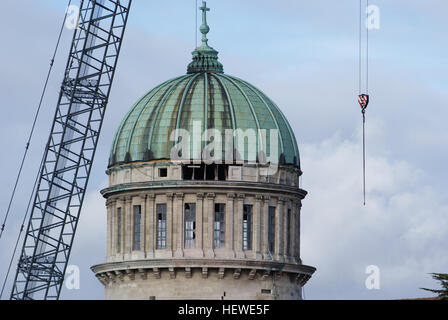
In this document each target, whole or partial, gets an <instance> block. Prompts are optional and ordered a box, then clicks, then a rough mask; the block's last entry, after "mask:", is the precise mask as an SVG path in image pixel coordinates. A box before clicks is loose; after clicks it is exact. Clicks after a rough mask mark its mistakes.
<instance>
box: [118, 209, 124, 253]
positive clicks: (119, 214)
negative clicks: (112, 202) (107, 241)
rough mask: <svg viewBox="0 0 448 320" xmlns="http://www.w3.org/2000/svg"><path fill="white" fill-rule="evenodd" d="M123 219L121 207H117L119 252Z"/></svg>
mask: <svg viewBox="0 0 448 320" xmlns="http://www.w3.org/2000/svg"><path fill="white" fill-rule="evenodd" d="M122 224H123V223H122V220H121V208H117V253H120V252H121V230H122Z"/></svg>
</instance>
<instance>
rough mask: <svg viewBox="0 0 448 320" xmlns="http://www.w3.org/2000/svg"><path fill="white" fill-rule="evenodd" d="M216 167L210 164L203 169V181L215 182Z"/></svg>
mask: <svg viewBox="0 0 448 320" xmlns="http://www.w3.org/2000/svg"><path fill="white" fill-rule="evenodd" d="M215 173H216V165H214V164H212V165H209V166H206V167H205V180H215Z"/></svg>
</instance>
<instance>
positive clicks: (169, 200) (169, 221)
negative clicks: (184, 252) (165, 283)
mask: <svg viewBox="0 0 448 320" xmlns="http://www.w3.org/2000/svg"><path fill="white" fill-rule="evenodd" d="M173 198H174V194H172V193H167V195H166V249H167V250H169V251H170V253H169V255H170V256H173V250H174V241H175V237H174V232H173V231H174V221H173V220H174V219H173V215H174V213H173Z"/></svg>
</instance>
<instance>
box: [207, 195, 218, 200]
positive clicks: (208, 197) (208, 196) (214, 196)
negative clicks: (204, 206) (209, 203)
mask: <svg viewBox="0 0 448 320" xmlns="http://www.w3.org/2000/svg"><path fill="white" fill-rule="evenodd" d="M215 198H216V194H214V193H207V199H210V200H212V199H215Z"/></svg>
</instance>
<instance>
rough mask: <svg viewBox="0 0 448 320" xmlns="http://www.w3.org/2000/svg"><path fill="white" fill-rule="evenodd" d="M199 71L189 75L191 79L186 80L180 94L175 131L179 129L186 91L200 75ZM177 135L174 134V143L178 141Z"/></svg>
mask: <svg viewBox="0 0 448 320" xmlns="http://www.w3.org/2000/svg"><path fill="white" fill-rule="evenodd" d="M200 75H201V74H200V73H196V74H195V75H194V76H192V77H191V79H190V80H189V81H188V83H187V86H186V87H185V90H184V93H183V95H182V100H181V102H180V105H179V110H178V111H177V117H176V132H177V130H178V129H180V122H181V120H182V119H181V118H182V110H183V109H184V106H185V99H186V98H187V95H188V91H190V89H191V86H192V85H193V83H194V81H195V80H196V79H197V78H198V77H199V76H200ZM178 138H179V136H178V135H177V134H176V143H177V142H178V141H177V140H178Z"/></svg>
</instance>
